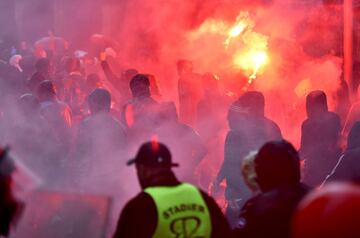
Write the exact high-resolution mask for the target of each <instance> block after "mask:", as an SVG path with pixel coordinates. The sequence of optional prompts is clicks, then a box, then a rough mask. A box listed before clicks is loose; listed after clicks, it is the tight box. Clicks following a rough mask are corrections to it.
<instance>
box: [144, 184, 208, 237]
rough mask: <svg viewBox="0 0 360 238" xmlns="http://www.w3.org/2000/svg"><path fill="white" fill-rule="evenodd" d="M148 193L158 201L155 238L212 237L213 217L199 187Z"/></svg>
mask: <svg viewBox="0 0 360 238" xmlns="http://www.w3.org/2000/svg"><path fill="white" fill-rule="evenodd" d="M144 192H146V193H147V194H149V195H150V196H151V197H152V199H153V200H154V202H155V205H156V209H157V214H158V221H157V227H156V230H155V232H154V234H153V236H152V237H153V238H208V237H210V236H211V230H212V227H211V218H210V213H209V210H208V207H207V205H206V203H205V201H204V199H203V197H202V195H201V193H200V191H199V190H198V189H197V188H196V187H195V186H193V185H191V184H187V183H182V184H180V185H178V186H174V187H149V188H146V189H145V190H144ZM144 215H145V216H146V214H144ZM139 229H141V227H139Z"/></svg>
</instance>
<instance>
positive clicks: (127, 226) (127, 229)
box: [113, 176, 229, 238]
mask: <svg viewBox="0 0 360 238" xmlns="http://www.w3.org/2000/svg"><path fill="white" fill-rule="evenodd" d="M179 184H180V182H178V181H177V179H176V178H175V177H174V176H169V177H167V178H166V179H165V180H163V181H159V183H158V184H157V185H156V186H177V185H179ZM200 192H201V195H202V197H203V199H204V201H205V203H206V204H207V206H208V209H209V213H210V217H211V223H212V235H211V237H219V238H220V237H221V238H223V237H229V226H228V223H227V221H226V219H225V217H224V215H223V214H222V212H221V210H220V208H219V207H218V206H217V204H216V202H215V201H214V199H213V198H211V197H210V196H209V195H207V194H206V193H204V192H203V191H200ZM157 220H158V217H157V210H156V205H155V203H154V201H153V199H152V198H151V196H150V195H148V194H147V193H145V192H141V193H139V194H138V195H137V196H136V197H135V198H133V199H131V200H130V201H129V202H128V203H127V204H126V205H125V207H124V209H123V211H122V212H121V215H120V218H119V221H118V224H117V228H116V232H115V234H114V236H113V237H114V238H118V237H121V238H126V237H129V238H133V237H137V238H143V237H152V235H153V234H154V232H155V229H156V226H157Z"/></svg>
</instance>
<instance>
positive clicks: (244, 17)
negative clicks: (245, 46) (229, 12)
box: [224, 12, 252, 48]
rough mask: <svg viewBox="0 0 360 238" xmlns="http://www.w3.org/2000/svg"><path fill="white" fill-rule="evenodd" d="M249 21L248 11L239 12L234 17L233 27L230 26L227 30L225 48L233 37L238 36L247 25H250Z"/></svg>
mask: <svg viewBox="0 0 360 238" xmlns="http://www.w3.org/2000/svg"><path fill="white" fill-rule="evenodd" d="M251 25H252V24H251V21H250V19H249V13H248V12H240V14H239V15H238V17H237V18H236V23H235V24H234V26H233V27H231V28H230V29H229V30H228V34H227V35H228V37H227V38H226V40H225V42H224V45H225V48H228V47H229V45H230V42H231V40H232V39H233V38H236V37H238V36H239V35H241V33H243V32H244V31H245V30H246V28H247V27H251Z"/></svg>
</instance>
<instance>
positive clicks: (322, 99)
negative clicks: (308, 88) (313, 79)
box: [306, 90, 328, 118]
mask: <svg viewBox="0 0 360 238" xmlns="http://www.w3.org/2000/svg"><path fill="white" fill-rule="evenodd" d="M327 111H328V105H327V98H326V94H325V92H323V91H320V90H315V91H312V92H310V93H309V94H308V95H307V96H306V112H307V115H308V118H313V117H317V116H319V115H321V114H322V113H324V112H327Z"/></svg>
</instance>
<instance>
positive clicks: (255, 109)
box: [228, 91, 265, 129]
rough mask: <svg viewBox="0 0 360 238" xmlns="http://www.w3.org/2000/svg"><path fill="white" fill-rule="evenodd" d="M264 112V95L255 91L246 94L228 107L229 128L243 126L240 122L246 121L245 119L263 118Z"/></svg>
mask: <svg viewBox="0 0 360 238" xmlns="http://www.w3.org/2000/svg"><path fill="white" fill-rule="evenodd" d="M264 111H265V98H264V95H263V94H262V93H261V92H257V91H249V92H246V93H244V94H243V95H241V96H240V98H239V99H238V100H237V101H235V102H234V103H233V104H232V105H231V106H230V108H229V112H228V122H229V126H230V128H232V129H234V128H237V127H238V126H239V125H240V124H243V123H242V122H241V121H242V120H244V119H245V120H247V119H246V118H251V117H263V116H264ZM240 126H241V125H240Z"/></svg>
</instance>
